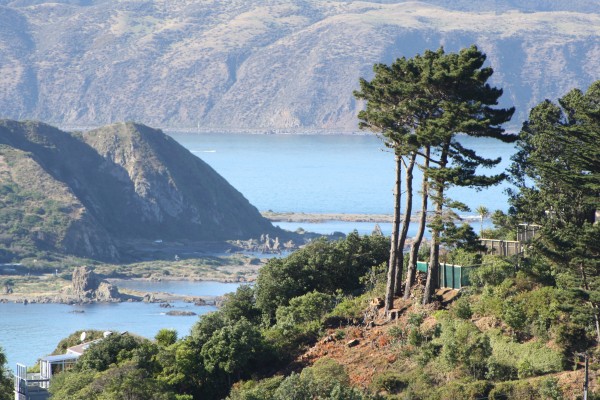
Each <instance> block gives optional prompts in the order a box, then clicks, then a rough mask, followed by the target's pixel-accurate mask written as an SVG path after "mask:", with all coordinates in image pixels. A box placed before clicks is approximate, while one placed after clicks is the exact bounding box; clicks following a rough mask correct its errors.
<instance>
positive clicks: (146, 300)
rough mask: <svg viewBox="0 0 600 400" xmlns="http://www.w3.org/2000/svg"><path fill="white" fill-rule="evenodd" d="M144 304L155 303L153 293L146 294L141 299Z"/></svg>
mask: <svg viewBox="0 0 600 400" xmlns="http://www.w3.org/2000/svg"><path fill="white" fill-rule="evenodd" d="M143 301H144V303H156V302H157V300H156V297H155V296H154V294H153V293H146V294H145V295H144V298H143Z"/></svg>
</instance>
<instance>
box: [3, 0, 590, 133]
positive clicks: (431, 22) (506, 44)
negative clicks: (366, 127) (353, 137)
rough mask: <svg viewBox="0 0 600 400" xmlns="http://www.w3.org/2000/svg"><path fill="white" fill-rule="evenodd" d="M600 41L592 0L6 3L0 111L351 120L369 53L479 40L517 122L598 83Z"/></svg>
mask: <svg viewBox="0 0 600 400" xmlns="http://www.w3.org/2000/svg"><path fill="white" fill-rule="evenodd" d="M599 38H600V3H598V2H597V1H595V0H578V1H563V0H552V1H546V2H544V1H539V0H519V1H517V0H483V1H469V0H424V1H421V2H416V1H405V0H370V1H351V0H338V1H329V0H327V1H322V0H270V1H268V2H261V1H251V0H231V1H212V0H211V1H201V2H200V1H195V0H181V1H164V0H124V1H118V2H115V1H106V0H89V1H71V0H53V1H44V0H35V1H30V0H27V1H25V0H0V117H5V118H13V119H22V118H31V119H39V120H44V121H51V122H53V123H57V124H60V125H62V126H65V125H68V126H99V125H103V124H107V123H112V122H115V121H129V120H135V121H144V122H145V123H148V124H152V125H155V126H163V127H170V128H177V127H179V128H194V129H195V128H196V127H197V126H198V125H199V126H201V127H203V128H211V129H236V128H237V129H239V128H257V129H290V130H293V129H300V130H302V129H332V130H356V129H357V121H356V114H357V112H358V110H359V109H360V108H361V107H362V104H361V103H360V102H356V101H355V100H354V99H353V96H352V91H353V90H354V89H357V86H358V78H359V77H366V78H370V77H371V76H372V65H373V64H374V63H378V62H385V63H390V62H391V61H393V60H394V59H395V58H397V57H401V56H407V57H412V56H413V55H415V54H416V53H422V52H423V51H424V50H426V49H437V48H439V46H442V45H443V46H444V47H445V48H446V50H448V51H456V50H458V49H460V48H461V47H465V46H469V45H471V44H477V45H479V46H480V47H481V48H482V50H483V51H485V52H486V53H487V54H488V56H489V60H490V64H491V65H492V66H493V67H494V70H495V71H496V73H495V75H494V77H493V83H494V84H495V85H498V86H501V87H503V88H504V89H505V95H504V96H503V101H504V102H505V104H503V105H511V106H512V105H515V106H516V108H517V114H516V115H515V117H514V118H513V121H512V127H514V128H519V127H520V124H521V122H522V121H523V120H524V119H525V118H526V116H527V113H528V111H529V109H530V108H531V107H532V106H533V105H535V104H537V103H539V102H540V101H542V100H544V99H545V98H550V99H552V98H557V97H560V96H562V95H563V94H564V93H566V91H568V90H570V89H571V88H573V87H581V88H585V87H587V86H588V85H589V84H590V83H591V82H592V81H594V80H596V79H598V74H597V73H598V71H599V70H600V57H599V55H600V44H599V43H600V42H599V40H598V39H599Z"/></svg>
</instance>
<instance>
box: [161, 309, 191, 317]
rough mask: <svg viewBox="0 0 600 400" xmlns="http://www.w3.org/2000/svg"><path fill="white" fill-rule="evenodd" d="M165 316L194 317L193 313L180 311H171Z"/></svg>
mask: <svg viewBox="0 0 600 400" xmlns="http://www.w3.org/2000/svg"><path fill="white" fill-rule="evenodd" d="M167 315H171V316H177V317H191V316H193V315H196V313H195V312H193V311H181V310H171V311H168V312H167Z"/></svg>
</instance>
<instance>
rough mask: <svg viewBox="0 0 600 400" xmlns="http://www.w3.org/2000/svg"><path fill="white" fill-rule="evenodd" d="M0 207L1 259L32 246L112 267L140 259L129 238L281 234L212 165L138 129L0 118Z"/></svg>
mask: <svg viewBox="0 0 600 400" xmlns="http://www.w3.org/2000/svg"><path fill="white" fill-rule="evenodd" d="M0 202H2V204H3V209H2V213H3V223H2V224H0V236H2V237H4V238H5V240H2V241H1V242H0V258H2V257H1V256H2V255H5V257H6V258H11V259H12V258H16V257H19V255H22V254H19V253H16V252H19V251H20V252H22V253H23V252H24V251H26V250H28V249H35V250H36V251H46V252H51V253H62V254H73V255H77V256H81V257H85V258H90V259H96V260H106V261H113V262H114V261H118V260H122V259H127V258H128V257H134V256H132V255H131V254H132V253H131V252H129V251H130V247H129V246H127V242H128V241H137V242H139V241H143V240H146V241H148V243H153V242H154V241H155V240H157V239H159V238H160V240H161V242H162V241H165V242H167V241H171V242H174V241H179V240H186V241H192V242H193V241H203V240H210V241H218V240H233V239H250V238H253V237H259V236H260V235H261V234H268V233H271V236H275V234H277V233H278V234H279V235H281V230H279V229H276V228H274V227H273V226H272V225H271V223H270V222H269V221H268V220H267V219H265V218H263V217H262V216H261V215H260V213H259V212H258V210H257V209H256V208H255V207H254V206H252V205H251V204H250V203H249V202H248V200H246V199H245V198H244V196H242V194H241V193H239V192H238V191H237V190H236V189H235V188H233V187H232V186H231V185H230V184H229V183H228V182H227V181H226V180H225V179H223V178H222V177H221V176H220V175H219V174H217V173H216V172H215V171H214V170H213V169H212V168H211V167H210V166H209V165H207V164H206V163H204V162H203V161H202V160H200V159H199V158H198V157H196V156H195V155H193V154H192V153H190V152H189V151H188V150H187V149H185V148H184V147H183V146H181V145H179V144H178V143H177V142H176V141H175V140H174V139H172V138H171V137H169V136H167V135H165V134H164V133H163V132H162V131H160V130H156V129H152V128H149V127H147V126H144V125H139V124H134V123H119V124H113V125H109V126H106V127H103V128H99V129H94V130H91V131H88V132H78V133H70V132H64V131H61V130H59V129H56V128H54V127H51V126H49V125H45V124H42V123H37V122H23V123H21V122H16V121H10V120H0ZM142 247H143V246H142ZM138 253H139V252H138ZM138 253H135V254H136V255H135V256H141V257H144V254H141V255H140V254H138ZM0 261H1V260H0Z"/></svg>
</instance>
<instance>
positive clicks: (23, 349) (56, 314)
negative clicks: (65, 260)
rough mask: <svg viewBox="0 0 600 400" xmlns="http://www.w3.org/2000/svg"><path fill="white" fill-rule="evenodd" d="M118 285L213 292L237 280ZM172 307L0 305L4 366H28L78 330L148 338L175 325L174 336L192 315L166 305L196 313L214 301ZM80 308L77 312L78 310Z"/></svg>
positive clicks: (189, 323)
mask: <svg viewBox="0 0 600 400" xmlns="http://www.w3.org/2000/svg"><path fill="white" fill-rule="evenodd" d="M118 285H120V286H123V287H130V288H135V289H138V290H145V291H153V292H169V293H174V294H182V295H192V296H201V295H202V296H218V295H223V294H225V293H229V292H233V291H235V290H236V289H237V287H238V286H239V284H237V283H221V282H169V281H166V282H145V281H144V282H136V281H129V282H125V281H122V282H119V283H118ZM172 305H173V308H169V309H165V308H161V307H160V305H159V304H157V303H150V304H148V303H139V302H136V303H110V304H89V305H76V306H69V305H65V304H28V305H23V304H14V303H6V304H0V346H2V347H3V348H4V350H5V353H6V356H7V358H8V363H9V364H8V365H9V366H10V367H11V368H15V364H16V363H17V362H20V363H23V364H26V365H33V364H34V363H35V361H36V360H37V359H38V358H39V357H42V356H44V355H46V354H49V353H51V352H52V351H53V350H54V349H55V348H56V345H57V344H58V342H59V341H60V340H61V339H63V338H65V337H67V336H68V335H70V334H71V333H73V332H75V331H77V330H80V329H98V330H102V331H106V330H108V331H119V332H123V331H128V332H132V333H136V334H138V335H141V336H144V337H147V338H152V337H154V335H156V333H157V332H158V331H159V330H160V329H162V328H169V329H175V330H177V333H178V334H179V337H183V336H186V335H188V334H189V331H190V328H191V327H192V325H193V324H194V323H195V322H196V321H197V320H198V316H168V315H165V313H166V311H169V310H184V311H193V312H195V313H196V314H198V315H202V314H206V313H207V312H211V311H214V310H216V308H215V307H214V306H195V305H193V304H191V303H184V302H173V303H172ZM80 311H83V312H80Z"/></svg>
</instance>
